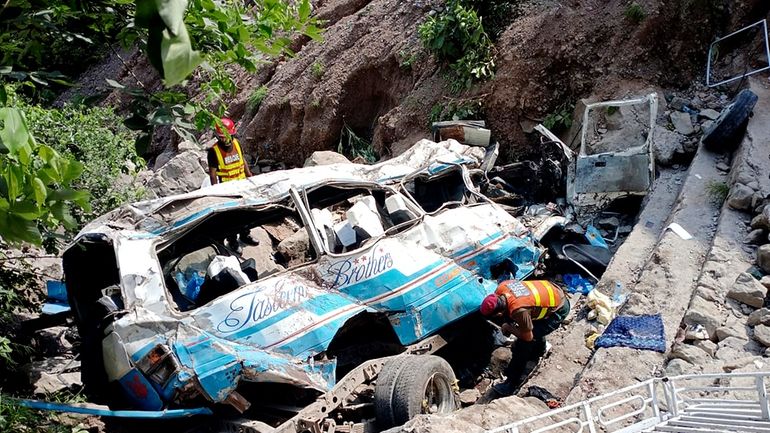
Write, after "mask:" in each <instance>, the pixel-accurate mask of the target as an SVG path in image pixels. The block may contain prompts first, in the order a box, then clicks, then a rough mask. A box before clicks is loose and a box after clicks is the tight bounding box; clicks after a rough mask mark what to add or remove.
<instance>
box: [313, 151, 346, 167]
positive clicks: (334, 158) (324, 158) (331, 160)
mask: <svg viewBox="0 0 770 433" xmlns="http://www.w3.org/2000/svg"><path fill="white" fill-rule="evenodd" d="M338 163H343V164H350V160H349V159H347V158H345V156H344V155H341V154H339V153H337V152H332V151H331V150H318V151H315V152H313V153H312V154H311V155H310V156H309V157H308V158H307V159H306V160H305V165H304V166H305V167H314V166H316V165H329V164H338Z"/></svg>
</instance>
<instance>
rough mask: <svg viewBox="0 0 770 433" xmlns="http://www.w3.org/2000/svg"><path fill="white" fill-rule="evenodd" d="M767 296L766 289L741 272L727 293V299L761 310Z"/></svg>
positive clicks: (749, 275) (747, 274)
mask: <svg viewBox="0 0 770 433" xmlns="http://www.w3.org/2000/svg"><path fill="white" fill-rule="evenodd" d="M765 296H767V287H765V286H763V285H762V284H760V282H759V281H757V280H756V279H755V278H754V277H752V276H751V274H749V273H747V272H743V273H742V274H740V275H738V278H736V279H735V284H733V287H732V288H730V290H729V291H728V292H727V297H728V298H730V299H735V300H736V301H738V302H742V303H744V304H746V305H750V306H752V307H754V308H762V306H763V305H764V304H765Z"/></svg>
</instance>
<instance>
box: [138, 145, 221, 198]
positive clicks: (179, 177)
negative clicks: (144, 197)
mask: <svg viewBox="0 0 770 433" xmlns="http://www.w3.org/2000/svg"><path fill="white" fill-rule="evenodd" d="M207 176H208V174H206V171H205V170H204V168H203V166H202V165H201V162H200V154H199V153H198V152H196V151H192V150H188V151H185V152H182V153H180V154H178V155H176V156H174V157H173V158H171V159H170V160H169V161H168V162H167V163H165V164H164V165H163V166H162V167H160V169H159V170H158V171H155V172H154V173H152V174H151V175H150V176H149V178H148V179H147V181H146V183H145V186H146V187H147V188H149V189H150V190H151V191H152V192H153V193H154V195H155V196H157V197H166V196H169V195H173V194H182V193H185V192H190V191H194V190H196V189H198V188H200V187H201V185H202V184H203V181H204V180H205V179H206V177H207Z"/></svg>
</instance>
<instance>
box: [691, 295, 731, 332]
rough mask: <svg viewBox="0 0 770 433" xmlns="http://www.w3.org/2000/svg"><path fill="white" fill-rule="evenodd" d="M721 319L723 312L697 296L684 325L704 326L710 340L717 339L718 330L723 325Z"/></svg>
mask: <svg viewBox="0 0 770 433" xmlns="http://www.w3.org/2000/svg"><path fill="white" fill-rule="evenodd" d="M721 317H722V312H721V311H720V310H719V308H718V307H717V306H716V305H715V304H714V303H713V302H709V301H707V300H705V299H703V298H702V297H700V296H697V295H696V296H695V297H693V300H692V303H691V304H690V307H689V308H688V309H687V313H685V315H684V323H685V324H686V325H698V324H699V325H703V327H704V328H706V332H708V335H709V338H710V339H715V338H716V330H717V328H718V327H719V326H721V325H722V319H721Z"/></svg>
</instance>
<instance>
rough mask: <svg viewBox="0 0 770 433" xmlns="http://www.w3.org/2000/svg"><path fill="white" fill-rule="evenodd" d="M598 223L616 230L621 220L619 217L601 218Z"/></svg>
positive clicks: (605, 227) (604, 227) (601, 226)
mask: <svg viewBox="0 0 770 433" xmlns="http://www.w3.org/2000/svg"><path fill="white" fill-rule="evenodd" d="M597 224H598V225H599V227H600V228H603V229H612V230H615V228H616V227H618V226H619V225H620V220H619V219H618V218H617V217H607V218H601V219H599V221H598V222H597Z"/></svg>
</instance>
